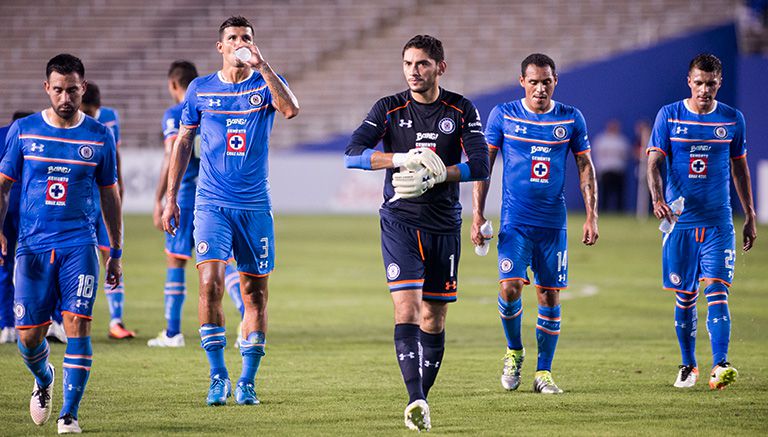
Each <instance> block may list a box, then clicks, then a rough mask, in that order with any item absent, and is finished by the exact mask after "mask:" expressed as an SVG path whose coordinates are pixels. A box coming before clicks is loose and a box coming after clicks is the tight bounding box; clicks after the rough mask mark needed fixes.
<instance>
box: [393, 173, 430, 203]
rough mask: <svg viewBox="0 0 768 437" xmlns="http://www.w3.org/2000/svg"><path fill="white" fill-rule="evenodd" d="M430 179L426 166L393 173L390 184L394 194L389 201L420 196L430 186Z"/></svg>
mask: <svg viewBox="0 0 768 437" xmlns="http://www.w3.org/2000/svg"><path fill="white" fill-rule="evenodd" d="M431 179H432V176H431V175H430V174H429V170H427V169H426V168H422V169H421V170H417V171H411V170H405V171H401V172H398V173H395V174H393V175H392V186H393V187H394V188H395V196H394V197H393V198H392V199H390V202H394V201H395V200H397V199H412V198H414V197H419V196H421V195H422V194H424V193H425V192H426V191H427V190H428V189H430V188H431V187H432V186H431V185H430V184H429V181H430V180H431ZM433 185H434V184H433Z"/></svg>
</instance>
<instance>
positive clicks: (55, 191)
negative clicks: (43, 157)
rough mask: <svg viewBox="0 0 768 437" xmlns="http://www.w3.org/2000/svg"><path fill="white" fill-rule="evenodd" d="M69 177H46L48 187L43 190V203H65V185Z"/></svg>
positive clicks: (54, 204) (57, 204)
mask: <svg viewBox="0 0 768 437" xmlns="http://www.w3.org/2000/svg"><path fill="white" fill-rule="evenodd" d="M68 184H69V178H62V177H56V176H51V177H49V178H48V187H47V188H46V190H45V204H46V205H52V206H65V205H66V204H67V186H68Z"/></svg>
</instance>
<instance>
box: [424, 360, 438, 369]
mask: <svg viewBox="0 0 768 437" xmlns="http://www.w3.org/2000/svg"><path fill="white" fill-rule="evenodd" d="M424 367H434V368H435V369H437V368H438V367H440V361H435V362H434V363H433V362H431V361H429V360H427V361H424Z"/></svg>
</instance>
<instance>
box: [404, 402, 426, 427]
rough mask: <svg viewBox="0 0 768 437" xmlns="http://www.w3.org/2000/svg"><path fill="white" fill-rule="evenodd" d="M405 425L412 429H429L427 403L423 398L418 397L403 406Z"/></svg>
mask: <svg viewBox="0 0 768 437" xmlns="http://www.w3.org/2000/svg"><path fill="white" fill-rule="evenodd" d="M404 416H405V426H407V427H408V429H412V430H414V431H429V430H430V429H432V422H431V421H430V420H429V405H427V401H425V400H424V399H418V400H415V401H413V402H411V403H410V404H408V406H407V407H405V413H404Z"/></svg>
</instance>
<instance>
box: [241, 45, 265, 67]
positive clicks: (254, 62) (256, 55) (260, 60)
mask: <svg viewBox="0 0 768 437" xmlns="http://www.w3.org/2000/svg"><path fill="white" fill-rule="evenodd" d="M243 47H247V48H248V49H249V50H250V51H251V59H249V60H248V61H247V62H245V63H246V64H247V65H250V66H251V68H253V69H255V70H258V69H260V68H261V67H262V66H264V65H266V64H267V61H265V60H264V56H262V55H261V51H260V50H259V47H258V46H257V45H256V44H250V45H247V46H243ZM238 48H240V47H238Z"/></svg>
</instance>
